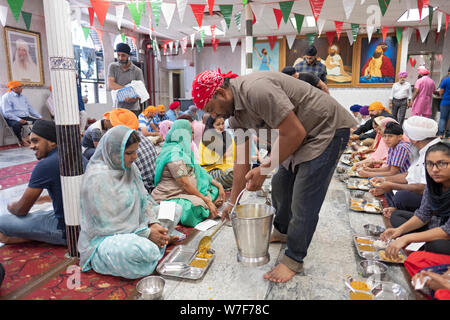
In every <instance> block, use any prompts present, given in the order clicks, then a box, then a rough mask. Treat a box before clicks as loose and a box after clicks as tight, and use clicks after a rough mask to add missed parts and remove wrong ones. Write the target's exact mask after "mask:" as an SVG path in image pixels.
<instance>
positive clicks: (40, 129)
mask: <svg viewBox="0 0 450 320" xmlns="http://www.w3.org/2000/svg"><path fill="white" fill-rule="evenodd" d="M31 132H33V133H34V134H36V135H38V136H39V137H41V138H44V139H46V140H49V141H51V142H56V125H55V123H54V122H53V121H49V120H41V119H39V120H36V122H35V123H34V125H33V128H32V129H31Z"/></svg>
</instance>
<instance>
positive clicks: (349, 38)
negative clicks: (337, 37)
mask: <svg viewBox="0 0 450 320" xmlns="http://www.w3.org/2000/svg"><path fill="white" fill-rule="evenodd" d="M346 32H347V38H348V41H349V42H350V45H351V46H352V45H353V41H354V40H353V32H352V30H347V31H346Z"/></svg>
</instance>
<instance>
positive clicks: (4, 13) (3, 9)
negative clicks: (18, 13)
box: [0, 6, 8, 27]
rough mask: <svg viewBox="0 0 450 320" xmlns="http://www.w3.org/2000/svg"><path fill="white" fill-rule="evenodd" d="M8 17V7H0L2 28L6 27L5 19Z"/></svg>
mask: <svg viewBox="0 0 450 320" xmlns="http://www.w3.org/2000/svg"><path fill="white" fill-rule="evenodd" d="M7 17H8V7H5V6H0V23H1V24H2V26H3V27H4V26H5V25H6V18H7Z"/></svg>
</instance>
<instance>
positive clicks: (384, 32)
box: [381, 27, 389, 42]
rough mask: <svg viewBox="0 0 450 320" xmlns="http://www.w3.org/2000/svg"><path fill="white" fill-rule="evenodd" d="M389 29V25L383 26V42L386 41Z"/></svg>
mask: <svg viewBox="0 0 450 320" xmlns="http://www.w3.org/2000/svg"><path fill="white" fill-rule="evenodd" d="M388 31H389V27H381V34H382V35H383V42H384V41H386V36H387V33H388Z"/></svg>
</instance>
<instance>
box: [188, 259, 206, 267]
mask: <svg viewBox="0 0 450 320" xmlns="http://www.w3.org/2000/svg"><path fill="white" fill-rule="evenodd" d="M189 265H190V266H192V267H195V268H205V267H206V266H207V265H208V260H201V259H194V260H192V262H191V263H190V264H189Z"/></svg>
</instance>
